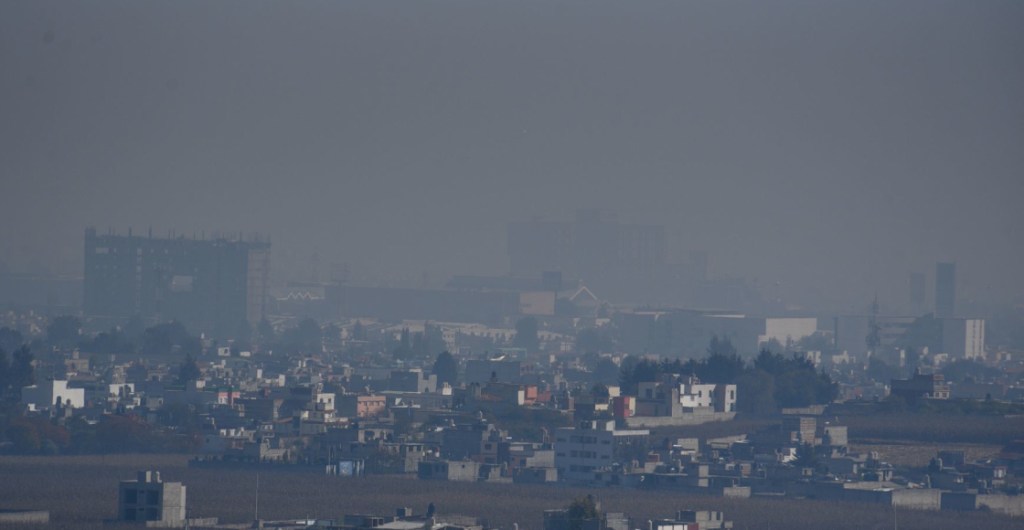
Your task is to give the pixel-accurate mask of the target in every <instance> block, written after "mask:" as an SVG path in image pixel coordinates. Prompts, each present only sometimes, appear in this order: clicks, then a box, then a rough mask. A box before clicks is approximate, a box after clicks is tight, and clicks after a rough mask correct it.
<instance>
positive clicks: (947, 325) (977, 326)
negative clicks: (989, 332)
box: [942, 318, 985, 359]
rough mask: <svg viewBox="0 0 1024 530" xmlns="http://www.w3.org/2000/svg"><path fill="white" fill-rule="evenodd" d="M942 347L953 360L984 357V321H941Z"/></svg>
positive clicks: (948, 319)
mask: <svg viewBox="0 0 1024 530" xmlns="http://www.w3.org/2000/svg"><path fill="white" fill-rule="evenodd" d="M942 345H943V349H944V350H945V351H944V352H943V353H948V354H949V355H950V357H952V358H954V359H982V358H984V357H985V321H984V320H982V319H980V318H946V319H943V320H942Z"/></svg>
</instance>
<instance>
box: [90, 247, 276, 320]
mask: <svg viewBox="0 0 1024 530" xmlns="http://www.w3.org/2000/svg"><path fill="white" fill-rule="evenodd" d="M269 273H270V243H268V242H265V241H255V240H254V241H243V240H238V239H226V238H217V239H209V240H208V239H186V238H184V237H179V238H166V239H162V238H154V237H152V236H151V235H149V236H145V237H143V236H133V235H132V234H131V232H129V233H128V235H126V236H123V235H115V234H107V235H97V234H96V231H95V230H94V229H88V230H86V232H85V279H84V292H83V300H82V304H83V309H84V311H85V313H86V314H87V315H90V316H93V317H109V318H111V319H126V318H130V317H133V316H140V317H142V318H146V319H158V320H163V319H172V318H173V319H177V320H180V321H182V322H183V323H185V324H186V325H188V326H190V327H193V328H194V329H196V330H202V331H207V332H211V333H214V334H216V335H218V336H232V335H233V334H234V333H235V332H236V331H237V330H238V329H239V328H240V326H241V325H242V324H243V323H248V324H249V325H250V326H255V325H256V323H258V322H259V320H260V319H262V318H263V317H264V316H265V312H266V301H267V288H268V284H269Z"/></svg>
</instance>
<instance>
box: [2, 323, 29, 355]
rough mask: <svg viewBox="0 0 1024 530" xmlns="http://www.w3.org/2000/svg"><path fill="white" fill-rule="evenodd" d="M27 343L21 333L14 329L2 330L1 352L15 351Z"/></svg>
mask: <svg viewBox="0 0 1024 530" xmlns="http://www.w3.org/2000/svg"><path fill="white" fill-rule="evenodd" d="M24 343H25V339H24V337H22V336H21V332H20V331H18V330H16V329H12V328H6V327H5V328H0V350H4V351H14V350H16V349H18V348H19V347H20V346H21V345H22V344H24Z"/></svg>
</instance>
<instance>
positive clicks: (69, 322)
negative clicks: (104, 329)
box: [46, 315, 82, 348]
mask: <svg viewBox="0 0 1024 530" xmlns="http://www.w3.org/2000/svg"><path fill="white" fill-rule="evenodd" d="M81 335H82V321H81V320H80V319H79V318H78V317H76V316H74V315H62V316H59V317H57V318H55V319H53V320H51V321H50V323H49V324H48V325H47V326H46V340H47V342H49V343H50V344H51V345H53V346H57V347H59V348H73V347H75V346H76V345H77V344H78V341H79V339H80V338H81Z"/></svg>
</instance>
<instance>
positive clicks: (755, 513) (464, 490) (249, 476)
mask: <svg viewBox="0 0 1024 530" xmlns="http://www.w3.org/2000/svg"><path fill="white" fill-rule="evenodd" d="M185 463H186V457H184V456H153V455H124V456H106V457H100V456H88V457H0V508H20V509H29V508H31V509H41V510H49V511H50V514H51V521H52V523H51V524H50V525H49V526H48V527H47V528H76V529H77V528H82V529H90V528H107V529H114V528H132V527H131V526H127V525H104V524H103V522H102V521H103V520H104V519H107V518H110V517H113V516H114V515H115V512H116V510H117V485H118V481H119V480H123V479H132V478H134V477H135V472H136V471H137V470H141V469H146V468H151V469H157V470H159V471H161V474H162V476H163V477H164V480H170V481H182V482H184V483H185V485H186V486H187V487H188V499H189V512H190V515H191V516H195V517H210V516H216V517H220V518H221V520H222V521H223V522H245V521H250V520H251V519H252V517H253V510H254V506H255V500H256V494H255V482H256V474H255V472H252V471H248V470H208V469H189V468H188V467H186V465H185ZM587 493H592V494H594V495H595V496H597V497H598V499H600V501H601V502H602V504H603V507H604V509H606V510H608V511H613V512H616V511H621V512H626V513H628V514H629V515H630V516H631V517H633V518H634V521H635V522H634V527H638V528H640V527H645V526H646V520H647V519H650V518H660V517H670V516H672V515H673V514H674V512H675V510H677V509H682V508H696V509H718V510H724V511H725V512H726V514H727V516H728V517H729V518H730V519H733V520H734V521H735V522H736V528H737V529H757V530H767V529H770V528H775V529H780V528H786V529H796V530H800V529H815V530H818V529H822V528H830V529H840V528H851V529H852V528H856V529H858V530H863V529H887V528H892V526H893V510H892V508H889V507H885V506H878V505H868V504H844V503H826V502H818V501H805V500H776V499H721V498H714V497H698V496H683V495H678V494H673V493H669V492H641V491H637V490H631V489H597V490H587V489H574V488H564V487H558V486H535V487H528V486H518V485H502V484H471V483H447V482H423V481H417V480H414V479H408V478H399V477H384V476H377V477H367V478H342V477H328V476H323V475H318V474H312V473H296V472H289V471H275V472H262V473H261V474H260V503H259V505H260V514H261V515H262V516H263V517H265V518H270V519H274V518H289V517H291V518H298V517H305V516H310V517H321V518H326V517H338V516H340V515H342V514H345V513H383V514H388V513H393V510H394V509H395V508H396V507H399V506H409V507H412V508H413V509H414V510H416V511H417V512H418V513H422V511H423V510H424V509H425V508H426V506H427V504H428V503H430V502H434V503H435V504H436V505H437V510H438V513H439V514H442V515H443V514H456V513H457V514H465V515H473V516H478V517H485V518H487V519H488V520H489V522H490V523H491V524H492V525H499V526H501V527H504V528H510V527H511V525H512V523H519V525H520V528H522V529H524V530H531V529H539V528H541V527H542V524H541V520H542V515H541V513H542V511H543V510H545V509H549V508H558V507H562V506H565V505H566V504H567V503H568V502H569V501H570V500H571V499H572V498H573V497H578V496H582V495H586V494H587ZM896 518H897V520H898V522H899V528H901V529H903V530H912V529H921V530H924V529H929V530H936V529H943V528H949V529H961V528H965V527H972V528H986V529H1001V528H1007V529H1009V528H1021V527H1022V525H1024V520H1022V519H1020V518H1018V519H1011V518H1008V517H1003V516H998V515H993V514H988V513H969V514H959V513H951V512H919V511H912V510H899V512H898V513H897V514H896ZM20 528H30V527H20ZM136 528H137V527H136Z"/></svg>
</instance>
